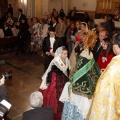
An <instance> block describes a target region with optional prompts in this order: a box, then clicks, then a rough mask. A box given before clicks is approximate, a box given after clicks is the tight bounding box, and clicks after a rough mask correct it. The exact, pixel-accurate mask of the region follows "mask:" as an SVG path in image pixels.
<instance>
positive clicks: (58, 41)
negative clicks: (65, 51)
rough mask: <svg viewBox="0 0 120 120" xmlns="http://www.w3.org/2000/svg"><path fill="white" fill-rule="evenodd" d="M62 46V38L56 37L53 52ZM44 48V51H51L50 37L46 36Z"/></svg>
mask: <svg viewBox="0 0 120 120" xmlns="http://www.w3.org/2000/svg"><path fill="white" fill-rule="evenodd" d="M61 46H62V40H61V39H60V38H58V37H55V42H54V45H53V52H55V51H56V49H57V48H58V47H61ZM42 49H43V52H44V53H46V52H49V51H50V37H45V39H44V41H43V45H42Z"/></svg>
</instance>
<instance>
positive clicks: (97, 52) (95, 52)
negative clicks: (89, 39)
mask: <svg viewBox="0 0 120 120" xmlns="http://www.w3.org/2000/svg"><path fill="white" fill-rule="evenodd" d="M100 44H101V43H100V41H97V43H96V45H95V47H94V49H93V55H94V59H95V61H97V60H98V57H99V55H100V53H101V51H102V46H100V47H99V45H100ZM98 47H99V49H98Z"/></svg>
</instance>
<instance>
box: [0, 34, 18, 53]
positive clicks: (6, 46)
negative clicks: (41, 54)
mask: <svg viewBox="0 0 120 120" xmlns="http://www.w3.org/2000/svg"><path fill="white" fill-rule="evenodd" d="M18 40H19V39H18V36H11V37H4V38H0V53H6V52H10V51H13V50H15V48H16V45H17V43H18Z"/></svg>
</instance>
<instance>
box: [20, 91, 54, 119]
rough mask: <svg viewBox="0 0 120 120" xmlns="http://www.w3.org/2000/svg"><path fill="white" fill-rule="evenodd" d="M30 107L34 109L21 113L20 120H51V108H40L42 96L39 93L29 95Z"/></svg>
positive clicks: (52, 117)
mask: <svg viewBox="0 0 120 120" xmlns="http://www.w3.org/2000/svg"><path fill="white" fill-rule="evenodd" d="M29 101H30V105H31V106H32V107H33V108H34V109H32V110H29V111H27V112H24V113H23V116H22V120H53V119H54V113H53V109H52V107H51V106H45V107H42V104H43V96H42V94H41V93H40V92H39V91H35V92H33V93H32V94H31V95H30V99H29Z"/></svg>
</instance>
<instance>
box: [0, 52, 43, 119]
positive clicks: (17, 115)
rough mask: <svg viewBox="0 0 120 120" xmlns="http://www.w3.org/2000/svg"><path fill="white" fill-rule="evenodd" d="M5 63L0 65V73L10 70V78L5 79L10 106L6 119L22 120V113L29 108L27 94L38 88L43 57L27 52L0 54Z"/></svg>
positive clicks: (41, 73)
mask: <svg viewBox="0 0 120 120" xmlns="http://www.w3.org/2000/svg"><path fill="white" fill-rule="evenodd" d="M0 60H5V65H2V66H0V73H1V72H2V73H4V72H8V71H12V75H13V77H12V79H11V80H7V79H6V84H7V86H8V93H9V96H10V103H11V104H12V107H11V109H10V111H9V112H8V114H7V119H6V120H22V113H23V112H24V111H27V110H29V109H31V107H30V105H29V96H30V94H31V93H32V92H34V91H36V90H38V88H39V86H40V83H41V76H42V75H43V62H44V57H42V56H41V53H40V52H39V53H38V54H37V55H30V54H29V53H26V54H22V55H15V53H13V52H12V53H9V54H3V55H0Z"/></svg>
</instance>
